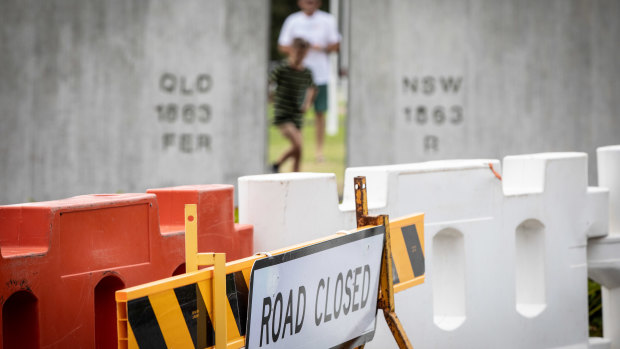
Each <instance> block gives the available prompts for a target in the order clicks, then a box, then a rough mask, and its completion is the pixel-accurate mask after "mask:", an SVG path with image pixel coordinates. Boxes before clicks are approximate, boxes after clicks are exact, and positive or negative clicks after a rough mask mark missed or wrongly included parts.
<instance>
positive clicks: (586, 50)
mask: <svg viewBox="0 0 620 349" xmlns="http://www.w3.org/2000/svg"><path fill="white" fill-rule="evenodd" d="M350 7H351V10H350V11H351V12H350V16H351V18H350V38H349V40H350V42H349V45H350V57H351V59H350V67H349V86H350V91H349V121H348V122H349V133H348V137H347V146H348V149H350V150H349V152H348V166H367V165H382V164H394V163H405V162H419V161H425V160H437V159H455V158H499V157H501V156H503V154H523V153H531V152H545V151H570V150H573V149H580V150H582V151H585V152H587V153H588V155H589V177H590V182H591V183H592V184H595V183H596V176H595V173H596V166H595V162H594V157H595V150H596V148H597V147H599V146H603V145H607V144H615V143H617V141H618V135H619V134H620V65H619V64H618V57H619V56H620V45H619V44H618V38H619V37H620V2H618V1H614V0H601V1H580V0H568V1H567V0H550V1H536V0H525V1H523V0H501V1H493V0H466V1H447V0H442V1H431V2H428V1H421V0H387V1H372V0H359V1H357V0H356V1H351V2H350Z"/></svg>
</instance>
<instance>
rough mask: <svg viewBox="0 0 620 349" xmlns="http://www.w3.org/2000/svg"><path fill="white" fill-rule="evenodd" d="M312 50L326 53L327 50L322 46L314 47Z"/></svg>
mask: <svg viewBox="0 0 620 349" xmlns="http://www.w3.org/2000/svg"><path fill="white" fill-rule="evenodd" d="M312 49H313V50H316V51H325V48H324V47H321V46H320V45H312Z"/></svg>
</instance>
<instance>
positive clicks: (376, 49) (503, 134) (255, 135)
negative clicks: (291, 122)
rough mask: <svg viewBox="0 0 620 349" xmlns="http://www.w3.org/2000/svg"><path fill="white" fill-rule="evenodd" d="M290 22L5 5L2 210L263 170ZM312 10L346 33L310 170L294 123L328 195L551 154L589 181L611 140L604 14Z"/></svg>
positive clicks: (608, 3)
mask: <svg viewBox="0 0 620 349" xmlns="http://www.w3.org/2000/svg"><path fill="white" fill-rule="evenodd" d="M298 9H299V8H298V4H297V2H296V1H283V0H253V1H244V0H210V1H201V0H178V1H151V0H126V1H122V2H111V1H101V0H87V1H84V0H49V1H37V0H1V1H0V42H1V45H0V178H1V180H0V204H14V203H23V202H28V201H43V200H53V199H61V198H66V197H70V196H74V195H81V194H90V193H118V192H144V191H145V190H146V189H148V188H161V187H166V186H175V185H184V184H207V183H228V184H233V185H236V183H237V178H238V177H240V176H245V175H254V174H261V173H267V172H269V169H270V168H269V165H268V164H270V163H271V162H273V161H274V159H275V158H276V157H277V156H278V154H281V153H282V152H283V151H284V149H285V148H286V147H287V146H288V143H287V141H286V140H285V139H284V138H282V136H281V135H280V133H279V131H278V130H277V129H276V128H275V127H273V126H272V125H271V121H272V117H273V114H272V113H273V107H272V104H271V103H270V102H269V101H268V92H269V85H268V82H267V80H268V72H269V71H270V69H272V68H273V66H274V64H275V62H277V61H279V60H282V59H283V58H284V57H283V56H282V55H280V54H279V53H278V51H277V43H276V41H277V37H278V35H279V31H280V28H281V26H282V23H283V21H284V19H285V18H286V17H287V16H288V15H289V14H291V13H293V12H295V11H298ZM321 9H322V10H324V11H326V12H330V13H332V15H333V16H334V17H335V19H336V21H337V26H338V31H339V32H340V34H341V35H342V41H341V47H340V52H339V53H338V54H332V57H331V62H332V65H333V66H332V70H331V76H332V78H333V79H332V80H333V84H334V85H333V86H334V87H335V88H332V89H331V90H330V91H331V92H332V93H333V95H332V101H334V102H335V103H332V104H331V106H330V110H329V115H328V133H327V138H326V144H325V161H323V162H318V161H316V157H315V154H314V142H315V140H314V132H315V124H314V120H315V119H314V114H313V113H314V112H313V111H312V110H310V111H309V112H308V113H307V114H306V116H305V120H306V122H305V127H304V128H303V134H304V146H305V150H304V153H303V163H302V166H301V168H302V171H314V172H330V173H335V174H336V177H337V181H338V190H339V195H340V197H342V188H343V184H342V180H343V177H344V175H343V173H344V169H345V168H346V167H349V166H368V165H381V164H396V163H410V162H420V161H429V160H445V159H459V158H492V159H498V158H499V159H501V158H503V157H504V156H506V155H514V154H522V153H536V152H550V151H578V152H586V153H588V155H589V161H590V162H589V163H590V168H589V178H590V182H591V184H593V185H595V184H596V179H595V178H596V176H595V174H596V168H595V166H594V164H595V149H596V148H597V147H599V146H604V145H611V144H618V143H620V136H619V135H620V64H619V62H620V60H619V59H618V57H620V44H619V43H620V41H619V40H618V38H620V1H618V0H590V1H584V0H545V1H539V0H440V1H424V0H386V1H374V0H355V1H352V0H331V1H323V2H322V3H321ZM288 166H289V165H286V166H284V167H283V168H282V170H283V171H290V167H288ZM596 287H597V286H596V285H591V289H592V293H591V297H592V299H594V300H596V298H597V297H599V298H600V294H599V293H597V288H596ZM598 313H600V306H597V305H594V306H593V307H592V312H591V315H595V314H598ZM599 320H600V319H599ZM595 321H597V320H594V322H595ZM593 326H594V327H593V331H597V327H596V323H593ZM592 335H597V334H596V332H594V334H592Z"/></svg>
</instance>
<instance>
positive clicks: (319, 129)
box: [314, 112, 325, 162]
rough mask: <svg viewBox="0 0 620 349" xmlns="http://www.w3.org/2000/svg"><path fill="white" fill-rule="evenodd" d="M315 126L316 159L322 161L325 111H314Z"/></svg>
mask: <svg viewBox="0 0 620 349" xmlns="http://www.w3.org/2000/svg"><path fill="white" fill-rule="evenodd" d="M315 116H316V119H315V125H314V126H315V127H316V160H317V161H318V162H323V160H324V157H323V143H324V141H325V112H320V113H318V112H317V113H315Z"/></svg>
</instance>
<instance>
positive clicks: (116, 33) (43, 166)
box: [0, 0, 269, 204]
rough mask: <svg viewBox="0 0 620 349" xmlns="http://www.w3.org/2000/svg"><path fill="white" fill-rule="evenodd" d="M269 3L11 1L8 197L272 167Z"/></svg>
mask: <svg viewBox="0 0 620 349" xmlns="http://www.w3.org/2000/svg"><path fill="white" fill-rule="evenodd" d="M268 4H269V3H268V1H267V0H260V1H240V0H234V1H229V0H212V1H199V0H181V1H173V2H171V1H149V0H128V1H120V2H117V1H113V2H109V1H94V0H88V1H80V0H52V1H43V2H41V1H35V0H26V1H22V0H19V1H16V0H7V1H2V2H0V23H1V24H0V37H1V42H2V45H1V46H0V67H2V69H1V70H0V178H2V180H1V181H0V203H1V204H9V203H17V202H25V201H28V200H37V201H39V200H48V199H58V198H64V197H67V196H71V195H76V194H85V193H110V192H112V193H114V192H131V191H137V192H143V191H144V190H145V189H147V188H156V187H165V186H172V185H181V184H201V183H230V184H233V183H236V179H237V177H239V176H241V175H245V174H251V173H254V174H257V173H262V172H263V171H264V163H265V157H266V155H265V150H266V132H265V131H264V129H265V128H266V120H265V113H264V110H266V95H267V90H266V89H267V85H266V80H267V72H266V67H267V49H266V47H267V38H268V18H269V17H268V15H269V6H268ZM257 130H261V131H257Z"/></svg>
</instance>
